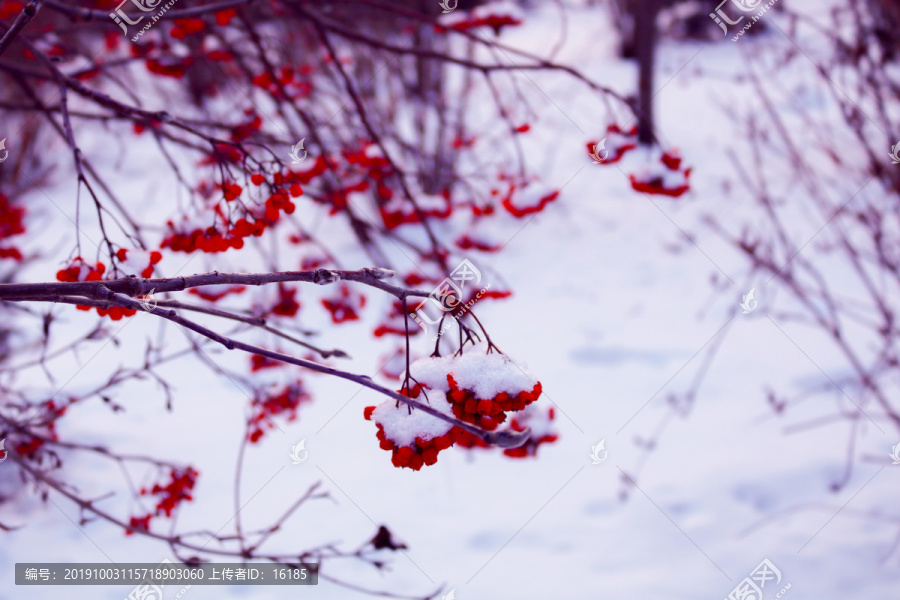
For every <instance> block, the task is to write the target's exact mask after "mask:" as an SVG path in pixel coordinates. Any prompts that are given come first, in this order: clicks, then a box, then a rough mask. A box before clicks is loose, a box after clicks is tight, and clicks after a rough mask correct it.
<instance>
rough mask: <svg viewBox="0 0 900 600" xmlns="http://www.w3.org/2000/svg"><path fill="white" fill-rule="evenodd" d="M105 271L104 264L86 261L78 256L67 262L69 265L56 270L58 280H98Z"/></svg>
mask: <svg viewBox="0 0 900 600" xmlns="http://www.w3.org/2000/svg"><path fill="white" fill-rule="evenodd" d="M105 272H106V265H104V264H103V263H102V262H99V261H98V262H95V263H94V264H93V265H92V264H90V263H88V262H87V261H86V260H84V259H83V258H81V257H80V256H76V257H75V258H73V259H72V260H71V262H69V266H67V267H66V268H64V269H60V270H59V271H57V272H56V279H57V280H58V281H68V282H76V281H100V280H101V279H103V274H104V273H105Z"/></svg>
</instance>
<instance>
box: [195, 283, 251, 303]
mask: <svg viewBox="0 0 900 600" xmlns="http://www.w3.org/2000/svg"><path fill="white" fill-rule="evenodd" d="M246 289H247V286H244V285H227V284H216V285H204V286H202V287H195V288H189V289H188V291H187V292H188V294H193V295H194V296H199V297H200V298H203V299H204V300H206V301H207V302H218V301H219V300H221V299H222V298H224V297H225V296H229V295H231V294H235V295H237V294H242V293H243V292H244V291H245V290H246Z"/></svg>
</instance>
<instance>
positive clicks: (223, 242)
mask: <svg viewBox="0 0 900 600" xmlns="http://www.w3.org/2000/svg"><path fill="white" fill-rule="evenodd" d="M300 178H302V177H300V176H294V175H293V174H288V175H287V176H285V175H283V174H281V173H275V175H274V177H273V180H274V186H273V191H272V193H271V194H270V195H269V197H268V198H267V199H266V201H265V203H264V204H262V205H259V204H251V205H247V206H245V205H241V207H240V209H239V210H241V211H242V212H243V216H241V217H239V218H237V219H231V218H228V217H226V216H225V214H226V213H225V210H224V209H223V208H222V206H220V205H214V206H213V207H212V209H213V212H214V213H215V215H216V217H218V219H220V220H222V221H224V222H225V224H224V225H219V226H215V225H213V226H201V225H199V224H198V223H196V220H194V221H192V220H190V219H187V218H185V219H184V224H183V225H182V226H180V227H178V226H176V225H175V224H174V223H173V222H172V221H171V220H170V221H168V223H167V224H168V227H169V231H170V234H169V235H168V236H166V238H165V239H163V241H162V244H161V247H162V248H170V249H172V250H173V251H175V252H194V251H196V250H201V251H203V252H207V253H216V252H225V251H226V250H228V249H231V248H234V249H235V250H240V249H241V248H243V247H244V240H245V239H246V238H248V237H251V236H253V237H260V236H261V235H262V234H263V233H265V231H266V229H268V228H269V227H271V226H273V225H275V223H277V222H278V220H279V219H280V217H281V213H284V214H287V215H290V214H293V213H294V211H295V210H296V208H297V206H296V205H295V204H294V202H293V201H292V200H291V198H298V197H300V196H301V195H303V188H302V187H300V184H299V183H298V182H297V181H295V179H300ZM250 180H251V181H252V182H253V183H254V185H257V186H259V185H262V184H264V183H265V181H266V179H265V177H264V176H263V175H261V174H260V173H254V174H253V175H252V176H251V178H250ZM282 186H288V187H287V189H285V188H284V187H282ZM215 187H216V188H219V189H221V190H222V195H223V197H224V199H225V202H226V203H232V202H234V201H236V200H237V199H238V198H239V197H240V195H241V194H242V193H243V191H244V190H243V188H242V187H241V186H240V185H238V184H236V183H234V182H224V183H222V184H217V185H216V186H215Z"/></svg>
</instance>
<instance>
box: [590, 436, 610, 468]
mask: <svg viewBox="0 0 900 600" xmlns="http://www.w3.org/2000/svg"><path fill="white" fill-rule="evenodd" d="M588 456H590V457H591V464H592V465H599V464H600V463H602V462H603V461H605V460H606V457H608V456H609V451H608V450H607V449H606V438H603V439H602V440H600V441H599V442H597V443H596V444H595V445H594V446H591V453H590V454H589V455H588Z"/></svg>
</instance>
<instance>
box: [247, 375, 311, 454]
mask: <svg viewBox="0 0 900 600" xmlns="http://www.w3.org/2000/svg"><path fill="white" fill-rule="evenodd" d="M310 399H311V398H310V395H309V393H308V392H307V391H306V388H305V387H304V386H303V382H301V381H297V382H296V383H293V384H290V385H287V386H285V387H283V388H282V389H281V390H279V391H277V392H275V393H272V394H269V395H259V396H257V397H256V398H254V399H253V402H252V405H251V407H252V409H253V414H252V415H251V416H250V419H249V420H248V422H247V440H248V441H249V442H250V443H256V442H258V441H259V440H261V439H262V437H263V436H264V435H265V433H266V430H268V429H272V428H274V427H275V424H274V423H273V422H272V417H275V416H283V415H286V416H287V420H288V421H293V420H295V419H296V418H297V409H298V408H299V407H300V404H302V403H304V402H309V401H310Z"/></svg>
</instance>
